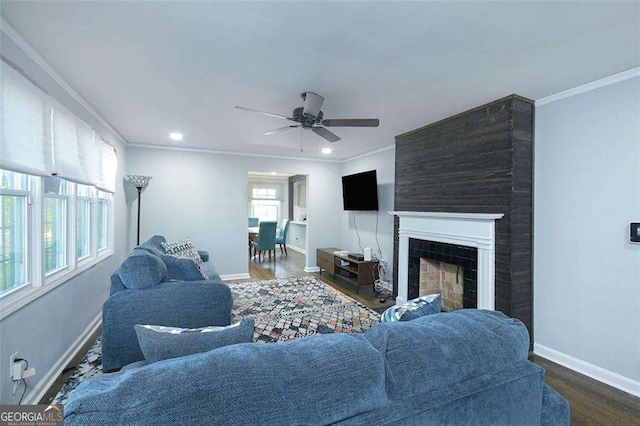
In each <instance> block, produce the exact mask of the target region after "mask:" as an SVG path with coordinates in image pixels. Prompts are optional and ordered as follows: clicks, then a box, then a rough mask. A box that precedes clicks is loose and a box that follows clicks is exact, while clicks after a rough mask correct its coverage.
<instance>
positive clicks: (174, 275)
mask: <svg viewBox="0 0 640 426" xmlns="http://www.w3.org/2000/svg"><path fill="white" fill-rule="evenodd" d="M161 259H162V261H163V262H164V264H165V265H166V266H167V273H168V275H169V279H170V280H175V281H202V280H206V279H208V276H207V275H206V274H203V273H202V271H201V270H200V268H198V266H197V265H196V264H195V263H194V262H193V261H192V260H191V259H185V258H182V257H177V256H172V255H170V254H163V255H162V256H161ZM205 277H206V278H205Z"/></svg>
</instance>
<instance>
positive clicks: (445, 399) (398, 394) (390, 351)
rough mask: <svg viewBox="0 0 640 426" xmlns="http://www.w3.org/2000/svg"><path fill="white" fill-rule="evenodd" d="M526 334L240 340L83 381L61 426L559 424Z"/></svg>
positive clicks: (479, 329)
mask: <svg viewBox="0 0 640 426" xmlns="http://www.w3.org/2000/svg"><path fill="white" fill-rule="evenodd" d="M528 348H529V335H528V333H527V330H526V328H525V326H524V325H523V324H522V323H521V322H520V321H518V320H516V319H512V318H508V317H506V316H505V315H503V314H501V313H499V312H493V311H480V310H462V311H456V312H453V313H443V314H435V315H430V316H426V317H422V318H419V319H415V320H413V321H406V322H394V323H383V324H379V325H377V326H375V327H373V328H371V329H370V330H368V331H367V332H366V333H364V334H340V333H339V334H328V335H321V336H312V337H307V338H303V339H298V340H293V341H288V342H284V343H266V344H265V343H242V344H236V345H231V346H226V347H222V348H219V349H216V350H212V351H209V352H205V353H200V354H195V355H190V356H186V357H181V358H174V359H169V360H164V361H160V362H156V363H152V364H148V365H146V366H144V367H140V368H137V369H131V370H126V371H122V372H119V373H114V374H107V375H104V376H101V377H94V378H90V379H88V380H86V381H85V382H84V383H82V384H81V385H80V386H79V387H78V388H77V389H76V391H75V393H74V394H73V396H72V398H71V400H70V401H69V403H68V404H67V405H66V406H65V410H64V412H65V413H64V416H65V419H64V421H65V425H67V426H72V425H91V424H121V425H134V424H135V425H158V424H189V425H298V424H307V425H315V424H341V425H382V424H385V425H387V424H402V425H431V424H433V425H442V424H449V425H451V424H455V425H510V426H511V425H567V424H569V405H568V403H567V401H566V400H565V399H564V398H563V397H562V396H560V395H559V394H558V393H556V392H555V391H554V390H552V389H551V388H549V387H548V386H546V385H545V384H544V382H543V377H544V370H543V369H542V368H541V367H539V366H537V365H535V364H533V363H531V362H529V361H528V360H527V353H528Z"/></svg>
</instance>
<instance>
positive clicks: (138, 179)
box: [125, 175, 151, 190]
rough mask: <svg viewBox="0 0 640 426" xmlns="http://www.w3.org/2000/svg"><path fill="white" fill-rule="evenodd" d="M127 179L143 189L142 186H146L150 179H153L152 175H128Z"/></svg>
mask: <svg viewBox="0 0 640 426" xmlns="http://www.w3.org/2000/svg"><path fill="white" fill-rule="evenodd" d="M125 179H126V180H128V181H129V183H131V185H133V186H135V187H136V188H138V189H139V190H141V189H142V188H144V187H145V186H147V185H148V184H149V180H151V176H141V175H127V176H126V177H125Z"/></svg>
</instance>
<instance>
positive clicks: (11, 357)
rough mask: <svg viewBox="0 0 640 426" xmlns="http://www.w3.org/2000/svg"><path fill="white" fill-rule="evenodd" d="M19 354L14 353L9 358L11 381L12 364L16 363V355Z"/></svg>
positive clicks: (10, 376)
mask: <svg viewBox="0 0 640 426" xmlns="http://www.w3.org/2000/svg"><path fill="white" fill-rule="evenodd" d="M19 353H20V352H16V353H14V354H13V355H11V356H10V357H9V378H10V379H11V380H13V364H14V363H15V362H16V358H18V354H19Z"/></svg>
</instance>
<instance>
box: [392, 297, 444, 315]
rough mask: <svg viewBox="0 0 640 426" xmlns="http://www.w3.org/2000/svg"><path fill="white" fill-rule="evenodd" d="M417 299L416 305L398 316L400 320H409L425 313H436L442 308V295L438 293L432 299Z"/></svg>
mask: <svg viewBox="0 0 640 426" xmlns="http://www.w3.org/2000/svg"><path fill="white" fill-rule="evenodd" d="M418 301H419V303H417V304H416V305H417V306H416V307H414V308H410V309H408V310H406V311H405V312H404V313H403V314H402V315H401V316H400V319H399V320H400V321H411V320H414V319H417V318H420V317H423V316H425V315H433V314H437V313H440V310H441V309H442V296H441V295H439V294H438V295H437V296H436V297H434V298H432V299H431V298H429V299H424V298H420V299H418Z"/></svg>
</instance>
